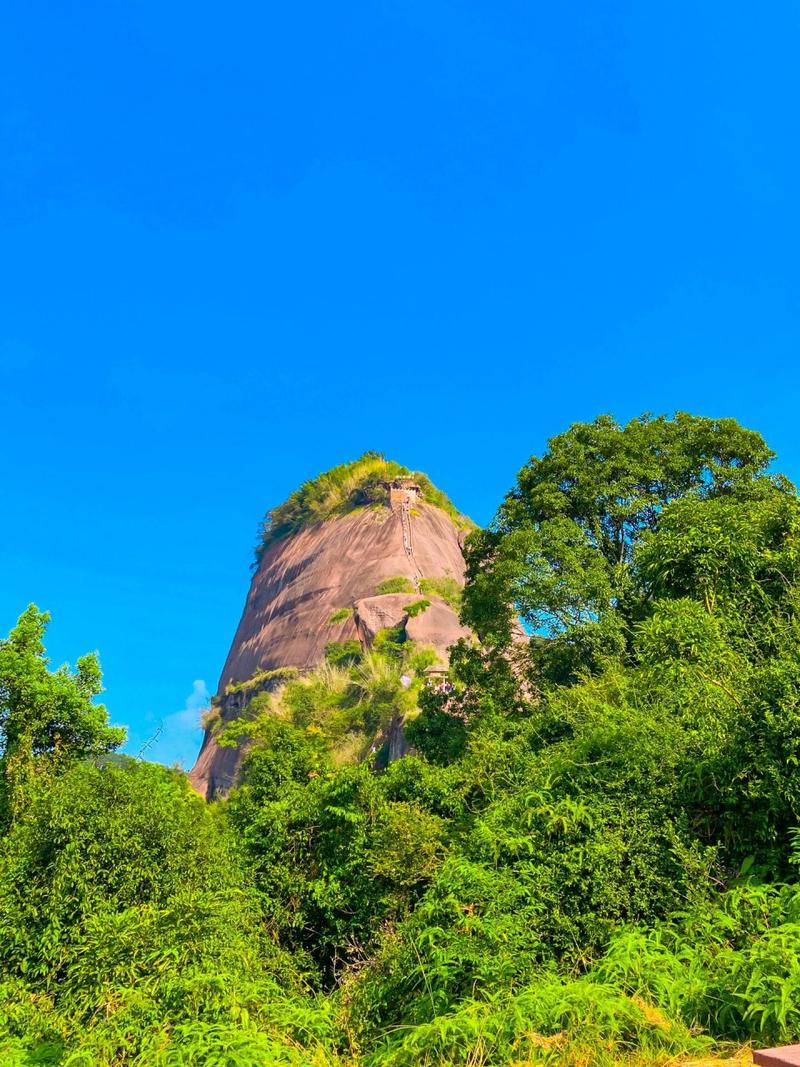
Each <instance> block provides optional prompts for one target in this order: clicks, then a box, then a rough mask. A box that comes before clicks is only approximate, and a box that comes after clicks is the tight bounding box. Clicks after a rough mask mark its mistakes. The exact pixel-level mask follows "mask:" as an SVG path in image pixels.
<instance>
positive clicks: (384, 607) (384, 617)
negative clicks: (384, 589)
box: [355, 593, 415, 647]
mask: <svg viewBox="0 0 800 1067" xmlns="http://www.w3.org/2000/svg"><path fill="white" fill-rule="evenodd" d="M414 599H415V595H414V593H384V594H383V595H382V596H369V597H366V598H365V599H364V600H357V601H356V605H355V622H356V628H357V629H358V636H359V637H360V638H361V642H362V644H363V645H365V646H366V647H369V646H370V645H371V644H372V642H373V641H374V640H375V636H376V634H377V633H378V631H379V630H385V629H387V627H390V626H399V625H400V624H401V623H404V622H405V621H406V619H407V618H408V614H407V612H406V606H407V605H408V604H410V603H412V602H413V600H414Z"/></svg>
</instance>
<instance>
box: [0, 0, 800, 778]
mask: <svg viewBox="0 0 800 1067" xmlns="http://www.w3.org/2000/svg"><path fill="white" fill-rule="evenodd" d="M799 27H800V15H798V12H797V9H796V7H795V6H794V5H790V4H789V3H781V2H778V3H776V4H773V5H769V7H768V8H764V9H763V10H760V11H758V12H756V10H755V9H754V8H753V7H752V6H751V5H745V4H734V5H730V4H724V5H723V4H721V3H715V2H713V0H712V2H709V3H707V4H702V5H698V4H688V3H682V2H678V3H676V4H672V5H666V6H665V5H660V6H659V5H652V4H644V3H640V4H624V3H611V2H608V0H599V2H598V0H592V2H589V0H586V2H581V3H569V2H568V3H565V4H531V3H521V2H518V0H510V2H507V3H503V2H500V3H498V2H496V0H494V2H492V3H489V2H473V3H469V2H464V0H462V2H460V3H456V2H455V0H453V2H449V0H424V2H422V0H406V2H404V3H403V4H399V3H395V2H391V0H386V2H381V0H376V2H374V3H364V2H360V0H352V2H351V3H349V4H345V5H335V4H328V3H325V4H322V3H316V2H313V3H311V2H309V3H305V4H303V3H299V4H285V5H277V4H256V3H243V2H236V0H234V2H232V3H230V4H228V5H225V6H224V7H220V6H219V5H217V4H214V5H211V4H207V3H202V2H201V3H196V2H195V3H192V4H191V5H190V4H188V3H182V2H173V3H170V4H164V3H156V2H154V0H137V2H136V3H135V4H132V3H130V2H128V0H125V2H122V0H102V2H100V0H94V2H93V0H85V2H83V3H81V4H78V5H75V4H67V3H42V2H40V0H30V2H29V3H27V4H25V5H7V6H6V8H5V9H4V12H3V14H2V16H0V145H1V146H2V149H1V151H0V224H1V225H2V231H1V232H2V254H1V255H0V272H1V273H2V277H0V282H1V283H2V284H0V418H2V428H3V456H4V460H5V462H4V463H3V488H2V494H1V495H0V509H1V510H2V514H1V515H0V518H1V519H2V521H0V632H6V631H7V630H8V628H9V627H10V626H11V625H12V624H13V622H14V620H15V618H16V617H17V615H18V614H19V612H20V611H21V610H22V609H23V608H24V607H25V605H26V604H27V603H28V602H29V601H31V600H33V601H35V602H36V603H38V604H39V606H40V607H43V608H47V609H49V610H50V611H51V612H52V613H53V622H52V625H51V628H50V633H49V648H50V651H51V654H52V658H53V660H54V661H55V662H57V663H58V662H61V661H63V660H71V661H74V659H75V658H76V657H77V656H78V655H79V654H81V653H82V652H84V651H87V650H89V649H94V648H97V649H99V651H100V654H101V659H102V662H103V666H104V669H105V676H106V685H107V694H106V698H107V702H108V704H109V707H110V709H111V713H112V717H113V719H114V720H115V721H116V722H123V723H126V724H128V726H129V727H130V732H131V740H130V743H129V749H130V750H131V751H133V752H137V751H139V749H140V748H141V746H142V745H143V744H145V742H146V741H147V740H148V738H150V737H151V736H152V735H153V734H154V732H155V731H156V730H157V729H158V727H159V724H161V725H162V732H161V734H160V736H159V738H158V739H157V740H156V741H155V742H154V743H153V744H152V745H151V746H150V747H149V748H148V749H147V755H148V756H150V757H152V758H158V759H162V760H165V761H170V760H173V759H180V760H182V761H183V762H184V764H189V765H190V764H191V762H192V759H193V756H194V752H195V750H196V744H197V732H196V730H195V729H194V726H193V724H194V723H195V722H196V717H197V712H198V708H199V707H200V706H202V704H203V702H204V700H205V698H206V694H207V692H208V691H209V690H210V691H213V690H214V688H215V686H216V682H217V679H218V675H219V671H220V669H221V666H222V663H223V660H224V658H225V654H226V652H227V649H228V645H229V643H230V640H231V638H232V636H233V632H234V629H235V627H236V623H237V621H238V618H239V614H240V611H241V607H242V604H243V601H244V596H245V593H246V589H247V585H248V581H249V564H250V560H251V554H252V546H253V544H254V541H255V535H256V527H257V524H258V522H259V519H260V518H261V516H262V514H263V513H264V511H265V510H266V509H267V508H268V507H269V506H271V505H273V504H275V503H278V502H280V501H281V500H282V499H283V498H284V497H285V496H286V495H287V493H288V492H290V491H291V490H292V489H293V488H295V487H296V485H297V484H298V483H299V482H300V481H302V480H303V479H305V478H307V477H309V476H312V475H314V474H315V473H317V472H318V471H319V470H321V469H324V468H327V467H329V466H331V465H333V464H335V463H338V462H341V461H343V460H346V459H349V458H353V457H355V456H357V455H358V454H360V453H361V452H362V451H364V450H365V449H368V448H374V449H380V450H383V451H385V452H386V453H387V454H388V455H389V456H391V457H393V458H397V459H398V460H400V461H401V462H404V463H406V464H408V465H410V466H413V467H419V468H421V469H424V470H426V471H428V473H429V474H430V475H431V476H432V477H433V479H434V480H435V481H436V482H437V483H438V484H440V485H441V486H442V488H444V489H445V490H446V491H447V492H448V493H449V494H450V495H451V496H452V497H453V499H454V500H455V501H456V503H457V504H458V505H459V506H460V507H461V508H463V509H464V510H465V511H467V512H469V513H470V514H471V515H472V516H473V517H474V518H475V519H476V520H477V521H479V522H485V521H487V520H488V519H489V518H490V516H491V515H492V512H493V510H494V508H495V506H496V505H497V503H498V501H499V499H500V497H501V495H502V493H503V492H504V491H505V490H506V489H507V488H508V486H509V485H510V484H511V482H512V481H513V478H514V475H515V473H516V471H517V469H518V468H519V467H520V466H521V464H522V463H523V462H524V460H525V459H526V458H527V457H528V456H529V455H530V454H531V453H533V452H539V451H541V450H542V449H543V447H544V443H545V441H546V439H547V437H548V436H550V435H552V434H553V433H556V432H558V431H560V430H562V429H564V428H565V427H566V426H567V425H569V423H570V422H573V421H575V420H578V419H588V418H592V417H593V416H594V415H596V414H598V413H600V412H606V411H610V412H612V413H614V414H616V415H617V416H618V417H620V418H623V419H625V418H628V417H631V416H633V415H635V414H638V413H639V412H641V411H644V410H650V411H654V412H672V411H674V410H676V409H684V410H688V411H692V412H695V413H698V414H706V415H733V416H735V417H737V418H739V419H740V420H741V421H742V422H744V423H745V424H747V425H749V426H752V427H754V428H756V429H760V430H761V431H762V432H763V433H764V434H765V436H766V437H767V439H768V441H769V442H770V444H771V445H772V447H773V448H775V449H776V451H777V452H778V453H779V466H780V467H781V469H783V470H785V471H786V472H787V473H788V474H789V475H790V476H791V477H793V478H794V479H795V480H798V479H800V443H798V439H797V432H796V421H797V410H798V387H799V386H800V361H799V360H798V354H799V352H800V293H799V291H798V280H799V279H798V273H799V268H798V262H799V257H798V246H799V242H798V237H800V234H799V233H798V230H799V229H800V227H799V226H798V221H799V220H798V209H797V203H798V197H797V190H798V188H800V181H798V179H799V178H800V175H799V174H798V162H800V149H798V138H797V115H796V113H797V100H798V85H797V73H796V71H797V63H796V57H797V52H798V45H799V44H800V41H799V40H798V38H799V37H800V34H799V33H798V29H799Z"/></svg>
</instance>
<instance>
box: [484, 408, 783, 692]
mask: <svg viewBox="0 0 800 1067" xmlns="http://www.w3.org/2000/svg"><path fill="white" fill-rule="evenodd" d="M771 458H772V453H771V451H770V450H769V448H768V447H767V445H766V444H765V443H764V441H763V439H762V438H761V436H760V435H759V434H758V433H755V432H754V431H752V430H747V429H744V428H743V427H741V426H740V425H739V424H738V423H737V422H736V421H735V420H733V419H719V420H717V419H708V418H701V417H697V416H693V415H687V414H683V413H679V414H677V415H676V416H675V417H674V418H667V417H665V416H659V417H655V418H654V417H651V416H642V417H640V418H637V419H634V420H632V421H631V422H629V423H627V424H626V425H624V426H622V425H620V424H619V423H618V422H616V421H615V420H614V419H613V418H611V417H610V416H608V415H603V416H600V417H599V418H597V419H595V420H594V422H591V423H576V424H575V425H574V426H572V427H571V428H570V429H569V430H567V431H566V433H563V434H560V435H559V436H558V437H554V438H553V439H552V440H551V441H549V443H548V449H547V451H546V453H545V454H544V455H543V456H542V457H541V458H538V457H535V456H534V457H532V458H531V459H530V460H529V461H528V463H527V464H526V465H525V466H524V467H523V468H522V470H521V471H520V472H519V475H518V477H517V483H516V485H515V486H514V488H513V489H512V490H511V491H510V492H509V493H508V495H507V496H506V499H505V501H504V502H503V504H502V506H501V507H500V509H499V511H498V513H497V516H496V517H495V520H494V522H493V523H492V525H491V526H490V528H489V529H488V530H483V531H476V532H475V533H473V534H472V535H471V536H470V538H469V539H468V545H467V561H468V583H467V593H466V598H465V607H464V617H465V619H466V621H467V622H468V623H469V624H470V625H472V626H473V627H475V629H476V630H477V631H478V632H479V633H481V635H482V636H483V637H484V639H485V640H486V641H488V642H489V643H490V644H495V645H501V646H502V645H504V644H507V643H508V641H509V640H510V638H511V635H512V629H513V620H514V617H515V616H519V617H521V618H522V619H523V620H524V622H525V623H526V624H527V625H528V626H529V627H530V629H531V630H532V631H534V632H536V633H539V634H542V635H546V636H548V637H550V638H553V639H555V644H553V643H552V642H551V643H548V647H547V653H546V654H547V656H548V657H549V658H550V659H551V660H553V659H554V658H556V659H558V660H559V662H560V667H559V670H560V671H562V672H563V671H567V672H569V671H570V670H572V669H574V668H575V667H576V666H585V665H587V664H591V662H592V661H593V660H594V659H595V658H596V657H597V655H598V654H599V650H601V649H602V650H605V651H609V650H616V651H618V652H622V651H623V650H624V649H625V648H626V647H627V646H629V645H630V640H631V625H632V624H633V623H634V622H635V621H636V620H637V618H639V617H641V613H642V612H641V606H642V599H643V598H645V599H646V598H647V596H648V589H647V588H646V587H645V586H644V585H643V584H642V583H641V582H639V581H638V579H637V577H636V568H635V551H636V548H637V545H638V544H639V543H640V542H641V540H642V538H643V536H644V535H645V534H647V533H651V532H653V531H655V530H656V529H657V528H658V524H659V521H660V519H661V517H662V516H663V515H664V514H665V509H667V508H668V507H669V505H670V504H672V503H673V502H675V501H678V500H681V499H694V500H698V501H699V500H709V499H713V498H720V499H722V498H725V497H729V496H736V497H737V498H739V497H742V496H743V495H745V494H747V493H752V492H754V491H755V490H756V487H758V488H760V487H762V486H768V488H769V490H772V491H774V492H777V493H780V492H782V491H783V489H784V488H785V483H782V482H778V481H773V480H772V479H769V478H768V477H767V476H766V474H765V470H766V467H767V464H768V463H769V461H770V459H771ZM763 491H767V489H766V488H765V489H764V490H763ZM539 647H540V648H542V647H543V645H539Z"/></svg>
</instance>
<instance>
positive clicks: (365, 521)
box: [190, 501, 466, 796]
mask: <svg viewBox="0 0 800 1067" xmlns="http://www.w3.org/2000/svg"><path fill="white" fill-rule="evenodd" d="M404 524H405V532H404ZM409 539H410V546H411V548H410V551H409ZM462 542H463V533H462V531H460V530H459V529H458V528H457V527H456V526H455V524H454V523H453V522H452V520H451V519H450V517H449V516H448V515H447V514H446V513H445V512H443V511H441V510H439V509H438V508H436V507H433V506H431V505H429V504H426V503H424V502H422V501H420V502H419V503H417V504H415V506H414V507H413V508H410V509H409V508H407V509H405V511H402V509H400V508H394V509H392V508H390V507H389V506H377V507H371V508H366V509H362V510H359V511H353V512H350V513H349V514H346V515H343V516H340V517H337V518H333V519H328V520H327V521H325V522H322V523H318V524H317V525H315V526H310V527H307V528H306V529H303V530H300V531H299V532H298V533H296V534H293V535H291V536H288V537H285V538H283V539H282V540H280V541H277V542H276V543H275V544H273V545H271V546H270V548H269V549H268V550H267V551H266V552H265V553H264V555H263V556H262V558H261V560H260V562H259V564H258V567H257V568H256V571H255V573H254V575H253V578H252V581H251V584H250V591H249V593H248V596H247V600H246V602H245V606H244V611H243V613H242V617H241V619H240V621H239V625H238V627H237V630H236V634H235V636H234V638H233V643H232V644H231V649H230V652H229V653H228V658H227V659H226V661H225V666H224V667H223V670H222V676H221V678H220V683H219V689H218V697H219V700H220V702H221V705H222V717H223V720H225V719H230V718H234V717H235V716H236V715H237V714H239V713H240V711H241V707H240V706H237V707H226V703H225V689H226V687H227V686H228V685H229V684H230V683H233V682H241V681H245V680H246V679H249V678H252V676H253V675H254V674H255V673H256V672H257V671H264V670H274V669H276V668H279V667H297V668H299V669H300V670H308V669H311V668H313V667H315V666H317V665H318V664H319V663H320V662H321V661H322V660H323V659H324V655H325V646H326V645H327V644H328V642H330V641H346V640H350V639H357V640H359V641H361V643H362V644H363V645H364V646H368V645H369V644H370V643H371V642H372V640H374V636H375V633H377V630H379V629H382V628H383V627H385V626H393V625H397V623H399V622H401V621H403V619H404V617H405V613H404V612H403V610H402V609H403V607H404V606H405V605H407V604H408V603H410V602H413V601H414V600H415V599H419V597H420V594H419V593H398V594H385V595H383V596H381V595H378V594H377V592H376V591H377V588H378V586H379V584H380V583H381V582H383V581H384V580H385V579H387V578H392V577H395V576H403V577H406V578H408V579H409V581H410V582H411V583H412V585H414V584H415V583H416V581H417V580H418V579H419V577H420V576H423V577H425V578H441V577H452V578H455V579H456V580H457V581H458V582H460V583H463V581H464V570H465V564H464V557H463V555H462V551H461V546H462ZM431 599H432V598H431ZM343 608H346V609H355V610H354V611H351V614H350V615H349V616H348V617H347V618H346V619H344V620H343V621H341V622H338V623H335V624H332V623H331V621H330V620H331V616H333V615H334V614H335V613H336V612H337V611H341V609H343ZM395 620H396V621H395ZM465 632H466V631H464V630H463V628H462V627H461V626H460V624H459V622H458V619H457V617H456V614H455V612H453V611H452V609H451V608H449V607H448V606H447V605H446V604H444V603H442V602H440V601H434V600H433V599H432V603H431V607H429V608H428V609H427V610H426V611H425V612H423V613H422V614H421V615H418V616H417V617H416V618H414V619H409V620H408V623H407V633H408V636H409V637H410V638H412V639H413V640H418V641H423V642H424V643H426V644H432V645H434V646H435V647H436V650H437V652H438V653H439V656H440V658H441V659H443V660H446V655H447V654H446V649H447V646H448V645H449V644H452V642H453V641H454V640H457V639H458V637H460V636H462V634H463V633H465ZM240 758H241V757H240V753H239V752H238V751H237V750H236V749H232V748H220V747H219V746H218V745H217V744H216V743H215V742H214V739H213V737H212V735H211V734H210V733H209V732H207V733H206V736H205V738H204V740H203V745H202V748H201V750H200V755H199V756H198V759H197V762H196V764H195V766H194V768H193V770H192V772H191V774H190V780H191V782H192V784H193V785H194V787H195V788H196V789H197V790H198V792H201V793H204V794H205V795H208V796H210V795H213V794H214V793H215V792H217V791H223V792H224V791H226V790H227V789H229V788H230V786H231V784H232V783H233V781H234V778H235V774H236V770H237V767H238V765H239V762H240Z"/></svg>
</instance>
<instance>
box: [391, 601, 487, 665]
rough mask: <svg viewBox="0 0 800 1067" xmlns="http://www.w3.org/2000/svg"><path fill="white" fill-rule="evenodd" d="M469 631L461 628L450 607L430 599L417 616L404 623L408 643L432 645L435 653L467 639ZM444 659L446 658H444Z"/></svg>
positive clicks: (464, 627)
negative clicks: (462, 639) (461, 639)
mask: <svg viewBox="0 0 800 1067" xmlns="http://www.w3.org/2000/svg"><path fill="white" fill-rule="evenodd" d="M470 634H471V631H470V630H468V629H467V627H466V626H462V625H461V623H460V622H459V621H458V616H457V615H456V613H455V612H454V611H453V609H452V608H451V607H449V606H448V605H447V604H445V603H444V602H443V601H441V600H436V599H431V603H430V607H427V608H426V609H425V610H424V611H422V612H420V613H419V615H415V616H414V617H413V618H410V619H409V620H408V622H407V623H406V636H407V637H408V639H409V640H410V641H418V642H419V643H420V644H421V645H433V647H434V648H435V649H436V650H437V652H440V653H441V652H443V651H444V650H446V649H447V648H449V647H450V645H454V644H455V643H456V641H458V640H459V639H460V638H462V637H469V636H470ZM445 658H446V657H445Z"/></svg>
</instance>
